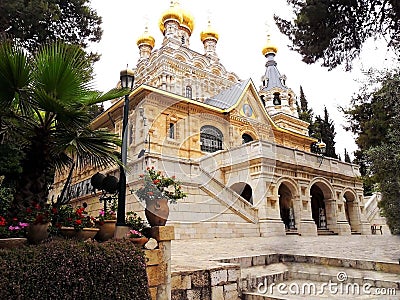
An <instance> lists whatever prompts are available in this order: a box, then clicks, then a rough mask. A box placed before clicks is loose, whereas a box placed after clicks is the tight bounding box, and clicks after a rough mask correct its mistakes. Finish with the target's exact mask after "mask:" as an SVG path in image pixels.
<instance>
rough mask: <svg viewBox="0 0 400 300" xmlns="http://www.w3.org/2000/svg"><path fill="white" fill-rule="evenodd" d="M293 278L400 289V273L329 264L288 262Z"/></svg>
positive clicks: (290, 274)
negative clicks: (341, 281)
mask: <svg viewBox="0 0 400 300" xmlns="http://www.w3.org/2000/svg"><path fill="white" fill-rule="evenodd" d="M286 265H287V267H288V271H289V276H290V278H292V279H303V280H311V281H314V280H315V281H323V282H328V281H332V282H340V280H342V279H345V281H343V282H346V283H357V284H359V285H363V284H366V283H368V284H371V285H372V286H374V287H377V288H395V289H398V290H400V275H399V274H393V273H388V272H382V271H372V270H360V269H354V268H345V267H335V266H329V265H312V264H307V263H288V264H286Z"/></svg>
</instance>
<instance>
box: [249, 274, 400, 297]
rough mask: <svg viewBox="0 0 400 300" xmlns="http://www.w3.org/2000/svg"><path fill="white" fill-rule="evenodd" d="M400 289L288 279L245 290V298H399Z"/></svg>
mask: <svg viewBox="0 0 400 300" xmlns="http://www.w3.org/2000/svg"><path fill="white" fill-rule="evenodd" d="M399 295H400V291H398V290H397V291H395V290H388V289H382V288H376V287H362V286H361V287H360V288H359V289H357V288H356V287H355V286H354V285H351V286H350V285H345V284H343V285H339V284H338V285H334V284H331V286H329V285H327V284H326V283H325V282H310V281H305V280H299V279H297V280H288V281H285V282H282V283H281V285H280V286H278V285H274V286H271V285H269V286H267V287H266V288H265V287H264V286H262V287H261V290H260V292H244V293H242V298H241V299H243V300H282V299H286V300H305V299H306V300H308V299H311V300H314V299H316V300H323V299H327V300H328V299H329V300H330V299H332V300H338V299H340V300H343V299H355V300H366V299H368V300H369V299H371V300H372V299H374V300H378V299H383V300H398V299H399Z"/></svg>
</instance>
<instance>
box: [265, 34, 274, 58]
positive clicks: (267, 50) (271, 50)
mask: <svg viewBox="0 0 400 300" xmlns="http://www.w3.org/2000/svg"><path fill="white" fill-rule="evenodd" d="M276 52H278V47H277V46H276V45H274V44H273V43H271V38H270V36H269V35H268V38H267V43H266V44H265V46H264V48H263V49H262V54H263V55H264V56H265V55H267V54H268V53H276Z"/></svg>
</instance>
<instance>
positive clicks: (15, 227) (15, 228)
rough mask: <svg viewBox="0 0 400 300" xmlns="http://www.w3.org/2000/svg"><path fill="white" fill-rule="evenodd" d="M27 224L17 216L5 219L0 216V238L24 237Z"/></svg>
mask: <svg viewBox="0 0 400 300" xmlns="http://www.w3.org/2000/svg"><path fill="white" fill-rule="evenodd" d="M28 226H29V224H28V223H26V222H21V221H19V220H18V218H11V219H8V220H7V219H6V218H5V217H3V216H0V238H15V237H24V236H25V235H26V228H27V227H28Z"/></svg>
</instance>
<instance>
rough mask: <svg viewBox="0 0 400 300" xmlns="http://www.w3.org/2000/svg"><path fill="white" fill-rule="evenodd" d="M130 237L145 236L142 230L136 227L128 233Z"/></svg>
mask: <svg viewBox="0 0 400 300" xmlns="http://www.w3.org/2000/svg"><path fill="white" fill-rule="evenodd" d="M126 236H127V237H128V238H141V237H143V234H142V233H141V232H140V231H137V230H135V229H131V230H129V232H128V233H127V235H126Z"/></svg>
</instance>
